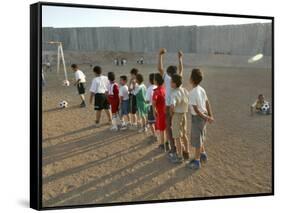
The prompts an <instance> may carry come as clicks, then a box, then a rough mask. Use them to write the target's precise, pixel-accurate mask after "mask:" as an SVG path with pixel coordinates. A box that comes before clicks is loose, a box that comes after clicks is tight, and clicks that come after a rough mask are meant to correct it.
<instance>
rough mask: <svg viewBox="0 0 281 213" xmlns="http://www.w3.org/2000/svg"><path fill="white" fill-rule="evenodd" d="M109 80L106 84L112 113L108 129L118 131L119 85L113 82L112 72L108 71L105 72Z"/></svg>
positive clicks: (113, 75)
mask: <svg viewBox="0 0 281 213" xmlns="http://www.w3.org/2000/svg"><path fill="white" fill-rule="evenodd" d="M107 77H108V80H109V86H108V94H107V95H108V102H109V104H110V108H111V113H112V127H111V128H110V130H113V131H118V124H119V123H120V122H119V121H120V118H119V116H118V111H119V86H118V84H117V83H116V82H115V74H114V72H109V73H108V74H107Z"/></svg>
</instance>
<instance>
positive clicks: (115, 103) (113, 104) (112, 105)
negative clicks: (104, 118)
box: [108, 97, 119, 114]
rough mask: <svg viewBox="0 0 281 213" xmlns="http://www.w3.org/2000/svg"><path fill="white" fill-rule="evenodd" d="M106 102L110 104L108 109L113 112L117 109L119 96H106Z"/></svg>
mask: <svg viewBox="0 0 281 213" xmlns="http://www.w3.org/2000/svg"><path fill="white" fill-rule="evenodd" d="M108 102H109V104H110V109H111V112H112V113H113V114H115V113H117V112H118V111H119V98H118V99H116V98H110V97H109V98H108Z"/></svg>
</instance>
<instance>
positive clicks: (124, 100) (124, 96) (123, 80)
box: [119, 75, 130, 130]
mask: <svg viewBox="0 0 281 213" xmlns="http://www.w3.org/2000/svg"><path fill="white" fill-rule="evenodd" d="M127 80H128V78H127V76H126V75H122V76H120V85H121V86H120V89H119V98H120V109H121V120H122V124H121V128H120V129H121V130H125V129H127V126H128V124H130V119H129V89H128V86H127Z"/></svg>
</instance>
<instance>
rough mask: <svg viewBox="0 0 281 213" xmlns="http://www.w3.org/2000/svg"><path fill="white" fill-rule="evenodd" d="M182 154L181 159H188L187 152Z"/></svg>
mask: <svg viewBox="0 0 281 213" xmlns="http://www.w3.org/2000/svg"><path fill="white" fill-rule="evenodd" d="M182 155H183V159H184V160H188V159H189V152H183V153H182Z"/></svg>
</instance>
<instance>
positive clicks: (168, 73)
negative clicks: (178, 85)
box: [158, 48, 183, 162]
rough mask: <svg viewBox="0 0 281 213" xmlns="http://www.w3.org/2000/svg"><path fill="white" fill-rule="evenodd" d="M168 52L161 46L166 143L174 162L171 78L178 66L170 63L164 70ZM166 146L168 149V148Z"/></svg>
mask: <svg viewBox="0 0 281 213" xmlns="http://www.w3.org/2000/svg"><path fill="white" fill-rule="evenodd" d="M166 52H167V50H166V49H164V48H161V49H160V50H159V57H158V71H159V73H160V74H161V76H162V77H163V79H164V85H165V90H166V98H165V104H166V135H167V140H168V142H167V143H165V147H167V148H168V149H169V146H170V148H171V150H170V152H169V153H168V158H169V160H170V161H171V162H172V161H173V160H174V159H176V146H175V141H174V138H173V135H172V128H171V126H172V125H171V122H172V117H171V110H170V106H171V78H172V76H173V75H174V74H176V73H177V71H178V68H177V66H174V65H170V66H168V67H167V69H166V72H165V71H164V66H163V57H164V55H165V53H166ZM182 56H183V54H182V52H179V53H178V59H179V71H178V74H179V75H182V72H183V63H182ZM167 148H166V149H167Z"/></svg>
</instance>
